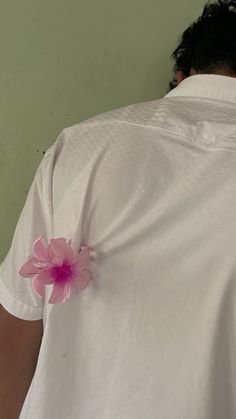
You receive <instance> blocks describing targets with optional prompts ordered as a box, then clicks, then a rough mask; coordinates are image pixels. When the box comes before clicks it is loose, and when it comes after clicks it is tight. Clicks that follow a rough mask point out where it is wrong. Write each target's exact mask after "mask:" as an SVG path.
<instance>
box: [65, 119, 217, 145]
mask: <svg viewBox="0 0 236 419" xmlns="http://www.w3.org/2000/svg"><path fill="white" fill-rule="evenodd" d="M114 123H122V124H127V125H134V126H137V127H142V128H151V129H153V128H154V129H157V130H161V131H164V132H166V133H167V134H168V133H171V134H177V135H179V136H180V137H183V138H184V139H186V140H187V141H188V142H191V143H194V144H195V143H196V141H198V142H201V143H206V144H209V142H213V141H212V140H208V139H199V138H198V137H196V138H194V137H190V136H189V137H188V136H187V135H185V134H183V133H182V132H181V131H178V130H177V131H176V130H174V131H172V130H168V129H166V128H163V127H160V126H155V125H144V124H139V123H137V122H131V121H123V120H117V121H116V120H113V121H106V122H91V123H86V122H84V124H85V125H86V126H88V127H90V126H96V125H110V124H114ZM82 124H83V122H82ZM73 128H74V126H72V127H68V128H67V129H68V130H73ZM200 138H201V137H200Z"/></svg>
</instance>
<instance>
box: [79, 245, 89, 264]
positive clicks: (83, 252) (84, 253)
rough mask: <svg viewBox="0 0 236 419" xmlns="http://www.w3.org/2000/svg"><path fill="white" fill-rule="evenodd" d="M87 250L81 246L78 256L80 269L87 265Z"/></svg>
mask: <svg viewBox="0 0 236 419" xmlns="http://www.w3.org/2000/svg"><path fill="white" fill-rule="evenodd" d="M89 256H90V255H89V248H88V247H87V246H82V247H81V251H80V253H79V256H78V258H77V259H78V262H79V267H80V269H83V268H85V267H86V266H87V265H88V263H89Z"/></svg>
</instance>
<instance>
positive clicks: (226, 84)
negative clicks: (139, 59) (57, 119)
mask: <svg viewBox="0 0 236 419" xmlns="http://www.w3.org/2000/svg"><path fill="white" fill-rule="evenodd" d="M235 51H236V1H235V0H234V1H217V2H216V3H212V4H210V3H209V4H207V5H206V7H205V8H204V11H203V14H202V16H201V17H200V18H199V19H198V21H197V22H195V23H194V24H193V25H191V27H189V28H188V29H187V30H186V31H185V32H184V34H183V36H182V39H181V42H180V45H179V46H178V48H177V49H176V51H175V52H174V54H173V57H174V58H175V73H176V77H175V78H174V80H173V81H172V82H171V83H170V88H171V90H170V91H169V93H168V94H167V95H166V96H165V97H164V98H163V99H161V100H156V101H152V102H146V103H142V104H136V105H131V106H128V107H125V108H123V109H119V110H115V111H111V112H108V113H105V114H103V115H98V116H96V117H94V118H91V119H89V120H88V121H85V122H82V123H80V124H78V125H75V126H73V127H70V128H68V129H66V130H64V131H63V132H62V134H61V135H60V136H59V138H58V140H57V141H56V143H55V144H54V145H53V146H52V147H50V149H49V150H48V151H47V153H46V154H45V156H44V158H43V160H42V162H41V164H40V167H39V169H38V171H37V173H36V176H35V179H34V182H33V184H32V186H31V189H30V192H29V195H28V197H27V200H26V203H25V207H24V209H23V211H22V214H21V217H20V219H19V221H18V224H17V228H16V231H15V234H14V238H13V241H12V245H11V249H10V250H9V253H8V255H7V257H6V259H5V261H4V262H3V264H2V265H1V270H0V276H1V282H0V284H1V285H0V301H1V304H2V308H1V316H0V339H1V345H0V371H1V372H0V417H1V419H15V418H17V417H18V416H19V414H20V419H77V418H78V419H95V418H96V419H98V418H99V419H235V417H236V398H235V394H236V378H235V377H236V357H235V351H236V332H235V320H236V257H235V255H236V193H235V185H236V171H235V167H236V117H235V115H236V79H235V77H236V52H235ZM39 237H44V240H45V242H44V245H43V244H42V239H39ZM59 238H61V239H60V241H56V240H57V239H59ZM51 239H53V240H54V241H52V242H51V245H50V246H51V247H50V246H49V242H50V240H51ZM63 239H64V240H65V239H66V243H68V241H71V247H72V248H73V251H74V252H75V253H76V254H77V255H78V254H79V251H80V248H81V246H82V245H84V246H87V247H89V249H92V250H93V252H94V256H93V257H92V256H91V258H90V262H89V269H88V270H89V271H90V273H91V274H92V280H91V281H90V283H89V284H88V285H87V286H86V289H83V290H82V291H80V290H78V289H77V290H76V289H73V292H72V293H71V294H70V286H69V282H65V285H66V286H65V287H64V285H63V287H62V286H60V284H61V282H60V281H61V280H62V279H61V278H62V277H59V274H58V272H60V274H62V273H63V275H64V277H63V278H65V275H72V266H73V267H74V266H75V259H73V258H74V256H73V254H72V250H71V248H70V250H69V245H68V244H67V245H66V244H65V241H63ZM46 243H47V245H48V246H49V247H47V248H45V247H46ZM56 243H57V246H58V247H56ZM58 243H59V244H58ZM66 246H67V247H66ZM59 248H60V249H61V252H60V251H59V250H60V249H59ZM55 249H56V250H57V251H58V253H56V250H55ZM58 249H59V250H58ZM34 251H35V254H36V255H37V258H36V256H35V255H34ZM50 252H51V253H50ZM53 252H54V253H53ZM55 255H57V257H56V256H55ZM65 255H67V257H65ZM32 257H34V259H33V261H32V260H31V259H30V258H32ZM53 257H54V259H53ZM69 257H70V260H71V261H73V263H74V265H72V262H71V265H69V264H68V260H69ZM50 258H51V259H50ZM49 259H50V261H51V260H52V259H53V263H51V262H50V263H51V264H50V274H49ZM66 263H67V265H66ZM30 267H31V268H30ZM30 269H31V270H30ZM62 271H63V272H62ZM73 272H74V271H73ZM36 273H37V275H36ZM27 274H28V277H24V275H25V276H27ZM54 274H55V275H57V276H54V279H52V276H53V275H54ZM30 275H31V278H30V277H29V276H30ZM50 275H51V276H50ZM36 277H37V278H36ZM35 278H36V279H35ZM40 278H41V282H40ZM52 281H54V282H52ZM68 281H69V280H68ZM32 284H33V285H34V289H33V287H32ZM45 284H46V285H45ZM53 286H54V287H55V288H53ZM56 287H57V288H56ZM66 287H67V288H66ZM35 289H36V291H37V292H35ZM44 292H45V295H44ZM41 294H42V295H44V297H43V298H42V297H40V295H41ZM52 295H53V298H54V300H53V302H54V303H53V304H52V303H49V299H50V298H51V297H52ZM51 301H52V300H51ZM22 406H23V407H22ZM20 412H21V413H20Z"/></svg>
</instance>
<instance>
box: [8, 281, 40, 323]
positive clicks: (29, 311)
mask: <svg viewBox="0 0 236 419" xmlns="http://www.w3.org/2000/svg"><path fill="white" fill-rule="evenodd" d="M0 304H1V305H2V306H3V307H4V308H5V310H7V311H8V312H9V313H10V314H12V315H13V316H15V317H18V318H20V319H22V320H41V319H42V318H43V310H42V309H41V308H37V307H30V306H27V305H26V304H24V303H22V302H21V301H19V300H17V299H16V298H15V297H14V296H13V295H12V294H10V292H9V291H8V289H7V288H6V287H5V285H4V283H3V281H2V280H1V278H0Z"/></svg>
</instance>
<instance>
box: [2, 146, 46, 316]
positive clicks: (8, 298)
mask: <svg viewBox="0 0 236 419" xmlns="http://www.w3.org/2000/svg"><path fill="white" fill-rule="evenodd" d="M52 151H53V146H52V147H51V148H50V149H49V150H48V151H47V152H46V153H45V155H44V157H43V159H42V161H41V163H40V165H39V167H38V169H37V171H36V174H35V177H34V180H33V183H32V185H31V187H30V190H29V193H28V196H27V198H26V201H25V205H24V207H23V210H22V212H21V215H20V217H19V220H18V222H17V225H16V229H15V232H14V235H13V239H12V243H11V247H10V250H9V252H8V254H7V256H6V258H5V260H4V261H3V263H2V264H1V266H0V303H1V304H2V306H3V307H4V308H5V309H6V310H7V311H8V312H9V313H11V314H12V315H14V316H16V317H19V318H21V319H24V320H39V319H42V318H43V308H44V301H43V299H41V298H40V297H39V296H38V295H37V294H36V293H35V292H34V290H33V288H32V278H23V277H22V276H20V275H19V270H20V268H21V267H22V265H23V264H24V263H25V262H26V261H27V260H28V259H29V258H30V257H32V256H34V254H33V244H34V241H35V240H36V239H37V238H38V237H39V236H44V237H45V238H46V239H48V238H49V237H50V236H51V235H52V205H51V198H50V197H51V177H52V165H53V161H52V160H53V159H52V154H53V153H52Z"/></svg>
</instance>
